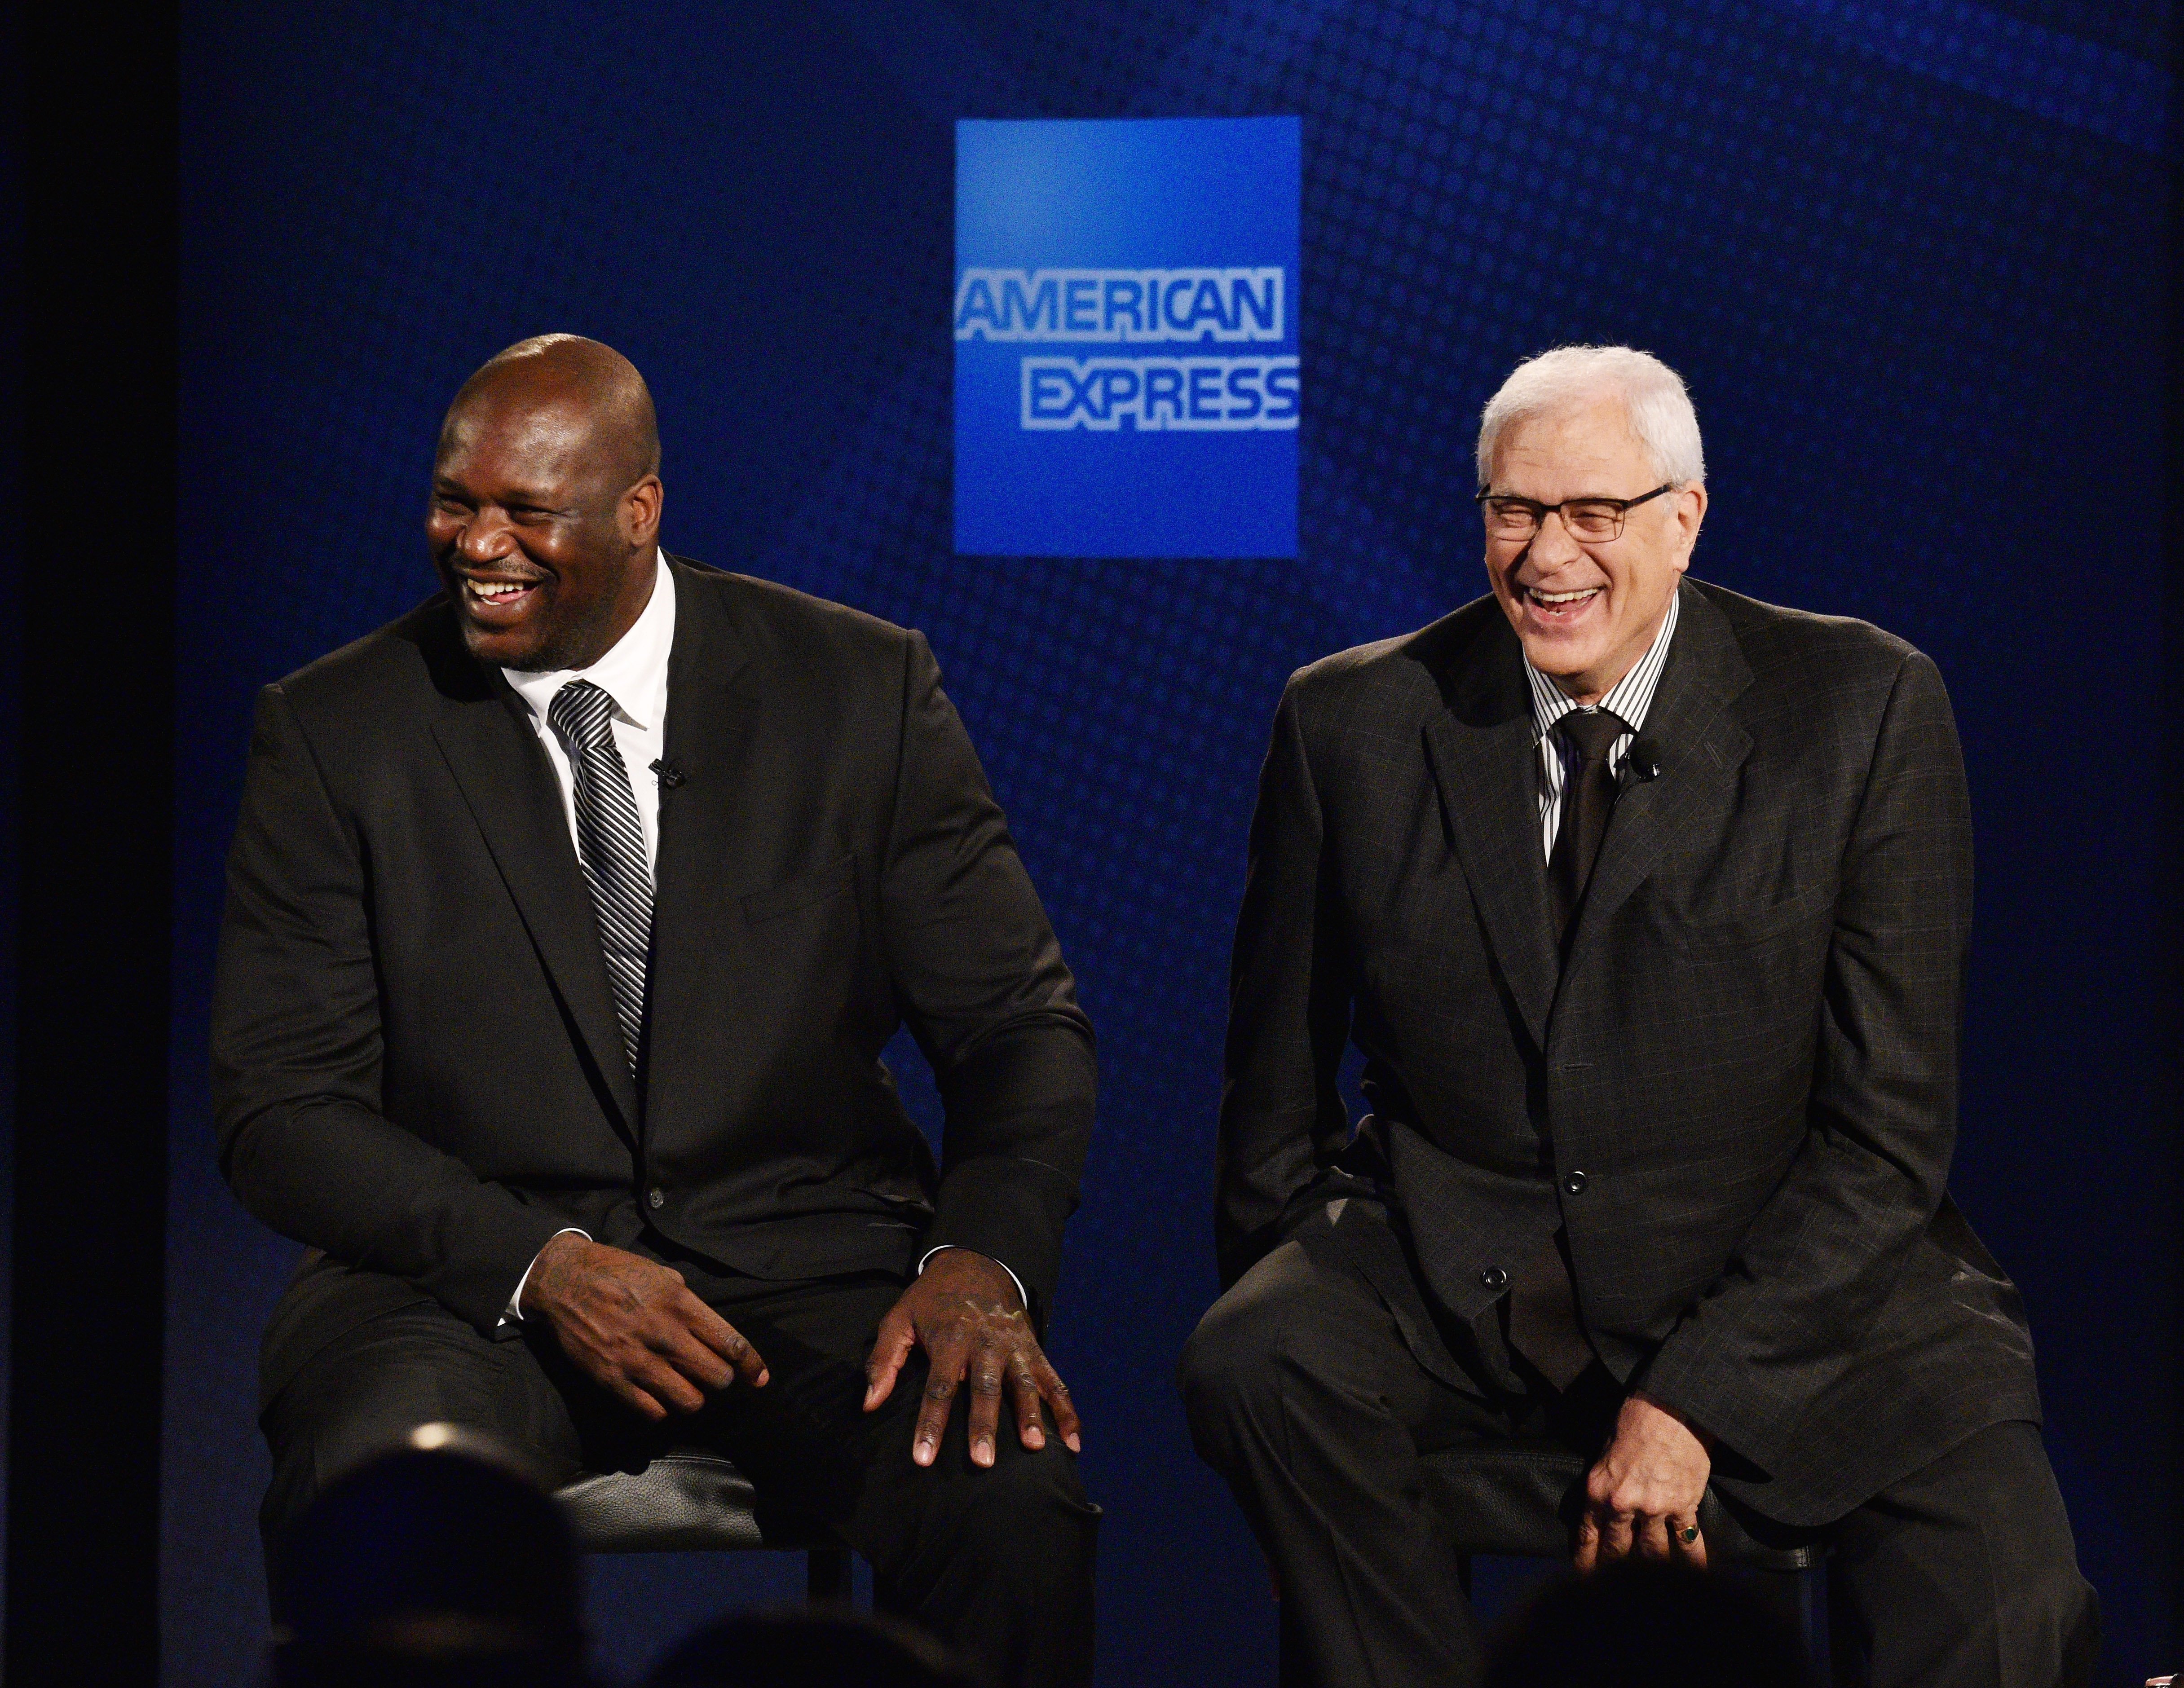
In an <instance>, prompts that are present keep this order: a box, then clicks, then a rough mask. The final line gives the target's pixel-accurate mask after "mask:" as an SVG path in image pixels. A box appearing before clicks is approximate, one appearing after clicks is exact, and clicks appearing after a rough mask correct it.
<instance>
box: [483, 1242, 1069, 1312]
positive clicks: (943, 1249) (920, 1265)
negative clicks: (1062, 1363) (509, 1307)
mask: <svg viewBox="0 0 2184 1688" xmlns="http://www.w3.org/2000/svg"><path fill="white" fill-rule="evenodd" d="M962 1246H963V1245H962V1244H961V1243H942V1244H941V1245H939V1247H937V1248H929V1249H928V1250H926V1251H925V1252H924V1253H923V1254H922V1255H920V1256H918V1257H917V1275H918V1276H919V1277H921V1278H922V1277H923V1276H924V1275H925V1263H926V1262H928V1260H931V1259H932V1258H933V1256H935V1255H936V1254H945V1253H947V1252H948V1251H949V1250H950V1249H954V1248H961V1247H962ZM972 1252H973V1253H975V1252H977V1251H975V1250H973V1251H972ZM983 1258H984V1259H987V1260H994V1257H993V1256H991V1255H986V1256H983ZM994 1264H995V1265H996V1266H998V1267H1000V1268H1001V1270H1002V1271H1004V1272H1008V1273H1009V1282H1010V1283H1011V1284H1015V1285H1016V1286H1017V1300H1018V1301H1022V1303H1023V1304H1024V1306H1027V1307H1028V1306H1030V1305H1031V1297H1030V1296H1029V1295H1026V1294H1024V1286H1023V1279H1021V1278H1019V1277H1017V1275H1016V1273H1013V1272H1009V1263H1008V1262H1006V1260H994ZM519 1287H520V1286H519Z"/></svg>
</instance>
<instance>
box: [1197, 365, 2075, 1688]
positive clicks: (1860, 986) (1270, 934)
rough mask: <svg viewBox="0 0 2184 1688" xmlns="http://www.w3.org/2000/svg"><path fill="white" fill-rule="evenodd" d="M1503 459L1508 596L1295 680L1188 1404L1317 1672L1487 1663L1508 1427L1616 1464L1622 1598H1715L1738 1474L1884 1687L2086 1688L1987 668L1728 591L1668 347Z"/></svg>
mask: <svg viewBox="0 0 2184 1688" xmlns="http://www.w3.org/2000/svg"><path fill="white" fill-rule="evenodd" d="M1479 488H1480V490H1479V499H1478V502H1479V506H1480V509H1481V510H1482V512H1483V514H1484V518H1485V560H1486V572H1487V578H1488V582H1489V583H1490V586H1491V588H1492V593H1491V595H1490V596H1488V597H1485V598H1482V599H1479V600H1478V601H1477V602H1475V603H1473V604H1468V605H1467V606H1466V607H1464V608H1463V609H1461V610H1457V611H1456V612H1455V613H1454V614H1453V615H1451V616H1446V617H1444V618H1443V619H1442V620H1440V621H1436V622H1435V623H1434V624H1433V625H1432V626H1431V627H1426V628H1424V629H1422V630H1420V631H1419V632H1415V633H1412V634H1408V635H1407V636H1405V637H1402V638H1394V639H1388V640H1385V641H1383V642H1381V643H1377V644H1371V645H1366V646H1362V647H1361V648H1359V649H1355V650H1350V651H1344V652H1341V653H1340V654H1339V655H1334V656H1330V657H1328V658H1326V659H1325V660H1323V661H1320V662H1317V663H1314V664H1312V666H1309V667H1307V668H1305V669H1303V670H1301V671H1299V672H1298V673H1297V674H1296V675H1295V676H1294V677H1292V678H1291V680H1290V684H1289V687H1288V688H1287V690H1286V692H1285V693H1284V696H1283V699H1282V702H1281V707H1280V710H1279V713H1278V715H1277V716H1276V719H1275V725H1274V733H1273V746H1272V749H1270V750H1269V751H1268V756H1267V762H1266V766H1265V770H1264V772H1263V774H1262V779H1261V785H1260V792H1259V803H1258V811H1257V813H1256V816H1255V817H1254V819H1253V822H1252V827H1251V861H1250V871H1249V877H1248V880H1247V883H1246V888H1245V898H1244V906H1243V911H1242V915H1241V917H1240V922H1239V928H1238V933H1237V939H1236V953H1235V962H1234V973H1233V989H1232V1002H1231V1019H1230V1024H1229V1043H1228V1072H1227V1083H1226V1086H1225V1089H1224V1092H1223V1105H1222V1117H1221V1134H1220V1150H1219V1162H1218V1186H1219V1188H1218V1206H1217V1220H1216V1228H1217V1242H1218V1245H1219V1252H1220V1261H1221V1269H1222V1275H1223V1282H1224V1283H1225V1284H1227V1286H1228V1288H1227V1291H1226V1293H1225V1294H1224V1295H1223V1296H1222V1298H1221V1299H1220V1301H1218V1302H1217V1303H1216V1304H1215V1306H1214V1307H1213V1308H1212V1311H1211V1312H1208V1313H1207V1314H1206V1318H1205V1319H1204V1320H1203V1321H1202V1322H1201V1324H1200V1326H1199V1328H1198V1329H1197V1331H1196V1333H1195V1334H1194V1335H1193V1337H1192V1339H1191V1340H1190V1345H1189V1346H1188V1348H1187V1349H1186V1351H1185V1353H1184V1359H1183V1366H1182V1385H1183V1390H1184V1400H1185V1402H1186V1405H1187V1407H1188V1408H1189V1411H1190V1422H1191V1428H1192V1433H1193V1435H1194V1437H1195V1440H1196V1441H1197V1444H1198V1446H1199V1450H1200V1451H1201V1453H1202V1454H1203V1455H1204V1457H1206V1459H1207V1460H1208V1461H1209V1462H1211V1463H1212V1465H1213V1466H1215V1467H1216V1468H1217V1469H1218V1470H1219V1471H1220V1472H1221V1473H1222V1474H1223V1476H1224V1477H1225V1478H1227V1479H1228V1480H1229V1484H1230V1485H1231V1487H1232V1488H1233V1489H1234V1491H1235V1493H1236V1496H1237V1498H1238V1500H1239V1501H1240V1502H1241V1504H1242V1506H1243V1507H1244V1510H1245V1513H1246V1515H1247V1516H1248V1517H1249V1518H1250V1520H1251V1525H1252V1528H1253V1529H1254V1530H1255V1531H1256V1534H1257V1535H1258V1538H1259V1540H1260V1542H1261V1545H1262V1546H1263V1547H1264V1549H1265V1551H1266V1552H1267V1555H1268V1559H1269V1560H1270V1561H1271V1563H1272V1565H1273V1571H1274V1574H1275V1579H1276V1582H1277V1585H1278V1587H1279V1595H1280V1598H1281V1602H1282V1621H1281V1633H1282V1651H1283V1675H1282V1680H1283V1682H1284V1684H1285V1685H1290V1684H1301V1683H1326V1684H1340V1685H1344V1688H1352V1685H1359V1684H1366V1683H1370V1684H1373V1685H1376V1688H1398V1685H1405V1684H1420V1685H1423V1684H1429V1683H1430V1684H1435V1685H1446V1684H1450V1683H1466V1682H1472V1681H1475V1680H1477V1678H1478V1674H1479V1644H1478V1640H1477V1635H1476V1632H1475V1630H1474V1627H1473V1624H1472V1622H1471V1619H1470V1616H1469V1613H1468V1608H1467V1606H1466V1602H1465V1600H1464V1595H1463V1588H1462V1586H1461V1584H1460V1576H1459V1568H1458V1564H1457V1556H1456V1554H1455V1553H1454V1552H1453V1551H1452V1550H1451V1546H1450V1545H1449V1544H1450V1542H1451V1540H1452V1539H1454V1536H1453V1531H1452V1524H1451V1520H1450V1519H1449V1518H1446V1517H1445V1516H1443V1515H1442V1514H1441V1513H1440V1512H1438V1511H1437V1510H1436V1507H1435V1501H1434V1500H1433V1499H1432V1497H1431V1494H1430V1485H1429V1482H1428V1480H1427V1474H1426V1468H1425V1466H1424V1463H1423V1460H1424V1457H1425V1456H1427V1455H1429V1454H1432V1453H1434V1452H1435V1451H1439V1450H1442V1449H1446V1448H1451V1447H1455V1446H1462V1445H1464V1444H1467V1443H1475V1442H1479V1441H1482V1440H1497V1439H1499V1440H1532V1441H1540V1440H1546V1441H1551V1442H1558V1443H1560V1444H1562V1445H1563V1446H1567V1447H1569V1448H1572V1449H1574V1450H1576V1451H1580V1452H1581V1453H1582V1454H1584V1455H1585V1457H1587V1458H1590V1459H1591V1460H1592V1464H1591V1470H1590V1474H1589V1476H1588V1477H1587V1479H1586V1481H1585V1489H1584V1495H1583V1497H1582V1510H1581V1513H1580V1518H1579V1519H1578V1522H1577V1525H1576V1529H1575V1532H1574V1543H1573V1556H1574V1561H1575V1563H1576V1564H1577V1566H1578V1568H1580V1570H1584V1569H1588V1568H1591V1567H1592V1566H1593V1565H1595V1564H1596V1563H1600V1562H1602V1561H1605V1560H1610V1559H1614V1558H1618V1557H1623V1556H1624V1555H1627V1554H1630V1553H1634V1552H1635V1553H1640V1554H1646V1555H1651V1556H1654V1557H1675V1558H1680V1559H1683V1560H1685V1561H1687V1562H1689V1563H1692V1564H1694V1565H1698V1566H1703V1565H1704V1564H1705V1563H1706V1557H1707V1542H1706V1538H1705V1535H1704V1534H1703V1532H1702V1529H1701V1528H1700V1524H1699V1508H1700V1502H1701V1500H1702V1497H1703V1496H1706V1495H1707V1494H1708V1489H1709V1486H1711V1488H1712V1490H1713V1496H1714V1497H1715V1499H1716V1500H1717V1501H1719V1503H1720V1504H1721V1505H1723V1506H1724V1507H1726V1508H1727V1509H1728V1510H1729V1512H1730V1513H1731V1514H1732V1515H1733V1516H1735V1517H1736V1518H1737V1519H1738V1521H1739V1522H1741V1523H1744V1524H1749V1525H1751V1526H1752V1528H1754V1529H1760V1530H1765V1529H1767V1527H1768V1526H1767V1525H1766V1524H1762V1523H1761V1522H1760V1521H1761V1520H1766V1521H1770V1522H1771V1524H1772V1525H1773V1526H1774V1527H1775V1528H1776V1529H1789V1530H1791V1531H1793V1532H1811V1533H1812V1534H1813V1535H1816V1536H1817V1535H1824V1536H1825V1537H1826V1538H1827V1539H1828V1540H1830V1542H1831V1543H1832V1546H1833V1548H1834V1557H1833V1559H1832V1561H1831V1564H1830V1591H1831V1602H1832V1606H1833V1623H1832V1633H1831V1642H1832V1647H1833V1652H1834V1655H1835V1659H1836V1672H1837V1676H1838V1680H1844V1681H1855V1682H1864V1683H1870V1684H1891V1685H1894V1684H1903V1685H1910V1684H1918V1685H1920V1688H1935V1685H1958V1684H1962V1685H1971V1684H1999V1683H2003V1682H2005V1681H2006V1682H2009V1683H2011V1684H2025V1685H2031V1684H2048V1683H2061V1682H2075V1681H2080V1680H2084V1679H2085V1677H2086V1676H2087V1674H2088V1673H2089V1672H2090V1670H2091V1669H2092V1658H2093V1654H2094V1652H2095V1651H2096V1649H2097V1646H2098V1615H2097V1607H2096V1603H2095V1601H2094V1598H2093V1594H2092V1590H2091V1589H2090V1588H2089V1587H2087V1585H2086V1583H2085V1581H2084V1579H2082V1578H2081V1576H2080V1575H2079V1574H2078V1570H2077V1564H2076V1556H2075V1548H2074V1546H2073V1544H2072V1541H2071V1537H2070V1524H2069V1521H2068V1519H2067V1518H2065V1516H2064V1509H2063V1504H2062V1501H2061V1498H2060V1496H2059V1495H2058V1493H2057V1491H2056V1488H2055V1482H2054V1478H2053V1474H2051V1472H2050V1471H2049V1469H2048V1461H2047V1457H2046V1455H2045V1453H2044V1451H2042V1446H2041V1441H2040V1435H2039V1431H2038V1429H2037V1428H2036V1425H2037V1422H2038V1419H2039V1416H2040V1405H2039V1397H2038V1392H2037V1390H2036V1386H2035V1383H2034V1379H2033V1368H2032V1350H2031V1338H2030V1336H2029V1334H2027V1332H2026V1329H2025V1316H2024V1309H2023V1306H2022V1303H2021V1301H2020V1297H2019V1295H2018V1294H2017V1291H2016V1290H2015V1288H2014V1286H2013V1285H2012V1284H2011V1283H2010V1282H2009V1279H2008V1277H2007V1276H2006V1275H2005V1274H2004V1273H2003V1270H2002V1268H2001V1267H1999V1266H1998V1265H1997V1263H1996V1262H1995V1261H1994V1259H1993V1257H1992V1256H1991V1255H1990V1254H1988V1252H1987V1251H1986V1249H1985V1248H1984V1247H1982V1246H1981V1244H1980V1242H1979V1240H1978V1239H1977V1238H1976V1237H1975V1235H1974V1234H1973V1233H1972V1231H1971V1228H1970V1226H1969V1225H1967V1224H1966V1223H1965V1222H1964V1218H1963V1217H1962V1216H1961V1215H1960V1214H1959V1213H1958V1211H1957V1209H1956V1207H1955V1206H1954V1205H1953V1203H1952V1202H1951V1201H1950V1200H1949V1197H1948V1195H1947V1189H1946V1181H1947V1172H1948V1164H1949V1156H1950V1152H1951V1149H1952V1146H1953V1139H1954V1136H1955V1128H1956V1091H1957V1042H1958V1020H1959V1014H1960V1008H1961V993H1962V981H1963V978H1964V962H1965V954H1966V945H1967V939H1968V934H1969V926H1970V915H1971V833H1970V815H1969V810H1968V803H1967V799H1966V794H1965V789H1964V771H1963V765H1962V760H1961V757H1960V755H1959V752H1958V745H1957V738H1956V729H1955V725H1954V722H1953V717H1952V716H1951V713H1950V709H1949V703H1948V699H1947V694H1946V693H1945V692H1944V691H1943V689H1942V681H1941V677H1940V675H1939V674H1938V672H1937V671H1936V669H1935V666H1934V665H1933V663H1932V662H1931V661H1930V660H1928V659H1927V658H1925V656H1923V655H1920V654H1919V652H1918V651H1916V650H1914V649H1912V648H1911V647H1910V646H1909V645H1908V644H1906V643H1903V641H1902V640H1901V639H1897V638H1892V637H1891V636H1890V635H1888V634H1886V633H1884V632H1880V631H1879V630H1877V629H1876V628H1874V627H1869V626H1867V625H1865V624H1864V623H1862V622H1858V621H1847V620H1841V619H1836V618H1833V617H1826V616H1812V615H1806V614H1802V613H1801V612H1798V611H1796V610H1781V609H1776V608H1774V607H1772V606H1770V605H1768V604H1759V603H1756V602H1754V601H1752V599H1747V598H1742V597H1739V596H1738V595H1737V594H1736V593H1730V592H1725V591H1724V590H1722V589H1721V588H1718V587H1714V586H1709V585H1702V584H1701V583H1700V582H1696V581H1693V580H1691V579H1689V578H1688V577H1687V575H1686V570H1687V568H1688V566H1689V564H1690V561H1691V549H1692V547H1693V545H1694V544H1695V543H1696V542H1697V538H1698V534H1699V526H1700V523H1701V521H1702V520H1703V518H1704V516H1705V515H1706V510H1707V487H1706V465H1705V460H1704V456H1703V454H1702V448H1701V445H1700V440H1699V430H1698V422H1697V417H1696V416H1695V415H1693V413H1692V409H1691V401H1690V398H1688V396H1687V395H1686V394H1685V391H1684V386H1683V382H1681V380H1680V378H1679V377H1678V376H1677V375H1676V374H1675V372H1674V370H1670V369H1669V368H1668V367H1667V366H1666V365H1663V364H1662V363H1661V362H1660V361H1659V360H1658V359H1654V358H1652V357H1651V356H1649V355H1647V354H1645V353H1643V352H1639V351H1635V350H1633V349H1632V348H1628V347H1621V346H1613V347H1594V346H1569V347H1563V348H1558V349H1557V350H1555V351H1552V352H1548V353H1546V354H1542V355H1541V356H1539V357H1536V358H1534V359H1530V360H1529V361H1528V362H1526V363H1524V364H1522V365H1519V366H1518V369H1517V370H1516V371H1515V372H1514V373H1513V374H1512V375H1511V376H1510V377H1509V379H1508V381H1507V382H1506V383H1505V384H1504V385H1503V387H1502V390H1501V391H1500V392H1499V393H1496V395H1495V397H1494V398H1493V399H1492V400H1491V402H1490V403H1489V404H1488V405H1487V407H1486V409H1485V415H1484V416H1483V417H1482V419H1481V423H1480V427H1479ZM1352 1043H1354V1044H1355V1045H1357V1049H1358V1050H1359V1052H1360V1053H1361V1054H1362V1056H1363V1060H1364V1072H1363V1089H1364V1095H1365V1097H1366V1100H1367V1101H1368V1104H1369V1105H1370V1107H1371V1110H1372V1111H1371V1112H1370V1114H1369V1115H1368V1116H1367V1117H1365V1118H1364V1119H1363V1120H1362V1121H1361V1122H1359V1123H1357V1125H1356V1127H1355V1128H1352V1125H1351V1121H1350V1118H1349V1117H1348V1110H1347V1108H1346V1106H1345V1104H1344V1101H1343V1100H1342V1096H1341V1093H1340V1088H1339V1085H1338V1082H1337V1081H1338V1074H1339V1072H1340V1067H1341V1065H1342V1062H1343V1059H1344V1056H1345V1054H1346V1049H1347V1046H1348V1045H1351V1044H1352ZM1711 1515H1712V1514H1709V1516H1711Z"/></svg>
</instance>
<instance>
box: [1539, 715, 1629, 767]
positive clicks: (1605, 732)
mask: <svg viewBox="0 0 2184 1688" xmlns="http://www.w3.org/2000/svg"><path fill="white" fill-rule="evenodd" d="M1557 730H1558V731H1559V732H1560V733H1562V735H1563V739H1564V740H1565V741H1566V742H1567V743H1568V744H1570V745H1571V746H1572V747H1573V748H1574V749H1575V750H1576V751H1577V755H1578V760H1580V762H1582V763H1583V764H1584V765H1585V766H1586V767H1591V766H1592V765H1593V764H1594V763H1596V762H1599V761H1602V760H1605V759H1606V757H1607V753H1608V752H1609V751H1610V750H1612V749H1614V748H1615V741H1616V740H1617V739H1619V738H1621V737H1623V735H1624V733H1628V732H1630V725H1629V723H1627V722H1626V721H1624V719H1623V717H1622V716H1619V715H1617V714H1616V713H1615V712H1614V711H1613V710H1604V709H1596V710H1571V711H1570V712H1569V713H1568V715H1566V716H1563V718H1562V720H1561V721H1559V722H1557Z"/></svg>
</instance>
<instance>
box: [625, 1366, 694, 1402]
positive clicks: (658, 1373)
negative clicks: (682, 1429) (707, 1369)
mask: <svg viewBox="0 0 2184 1688" xmlns="http://www.w3.org/2000/svg"><path fill="white" fill-rule="evenodd" d="M629 1378H630V1382H631V1383H632V1384H635V1385H636V1387H638V1389H640V1390H643V1391H644V1393H646V1394H647V1395H649V1396H652V1397H653V1398H654V1399H655V1400H656V1401H659V1402H660V1404H661V1405H662V1406H664V1407H669V1408H671V1409H672V1410H673V1411H675V1412H697V1411H698V1410H699V1408H700V1407H703V1406H705V1391H704V1390H701V1389H699V1387H698V1386H697V1385H696V1384H694V1383H692V1382H691V1381H690V1379H688V1378H686V1377H684V1376H683V1375H682V1373H680V1372H678V1371H677V1370H676V1369H675V1368H674V1367H672V1366H671V1365H669V1364H668V1363H667V1362H666V1361H664V1360H660V1359H657V1358H654V1359H649V1360H648V1361H646V1362H643V1364H641V1365H639V1366H637V1367H634V1368H632V1370H631V1372H630V1374H629ZM662 1416H663V1417H664V1416H665V1415H664V1414H663V1415H662Z"/></svg>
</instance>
